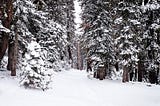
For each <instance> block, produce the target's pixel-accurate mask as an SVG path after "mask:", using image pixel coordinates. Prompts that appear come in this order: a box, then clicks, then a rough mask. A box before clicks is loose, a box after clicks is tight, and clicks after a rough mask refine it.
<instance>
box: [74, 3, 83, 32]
mask: <svg viewBox="0 0 160 106" xmlns="http://www.w3.org/2000/svg"><path fill="white" fill-rule="evenodd" d="M74 4H75V5H74V6H75V22H76V24H77V25H76V29H78V27H79V25H80V23H81V22H82V21H81V18H80V13H81V7H80V5H79V2H78V0H75V1H74Z"/></svg>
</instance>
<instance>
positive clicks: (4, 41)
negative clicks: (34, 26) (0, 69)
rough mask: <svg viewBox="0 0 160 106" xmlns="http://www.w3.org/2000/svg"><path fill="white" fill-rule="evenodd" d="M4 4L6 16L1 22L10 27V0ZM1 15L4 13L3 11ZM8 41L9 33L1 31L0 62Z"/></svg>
mask: <svg viewBox="0 0 160 106" xmlns="http://www.w3.org/2000/svg"><path fill="white" fill-rule="evenodd" d="M2 3H4V2H2ZM5 4H6V8H5V9H4V10H6V11H5V12H6V14H7V17H6V18H5V19H3V21H2V24H3V26H4V27H6V28H8V29H10V24H11V21H12V15H13V4H12V0H6V2H5ZM3 8H4V7H3ZM3 15H4V13H3ZM3 17H4V16H3ZM8 42H9V34H7V33H4V32H3V33H2V42H1V45H0V62H1V60H2V58H3V57H4V55H5V52H6V50H7V47H8Z"/></svg>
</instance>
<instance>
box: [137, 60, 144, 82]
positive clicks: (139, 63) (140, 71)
mask: <svg viewBox="0 0 160 106" xmlns="http://www.w3.org/2000/svg"><path fill="white" fill-rule="evenodd" d="M144 70H145V69H144V65H143V63H142V61H139V62H138V81H139V82H142V78H143V71H144Z"/></svg>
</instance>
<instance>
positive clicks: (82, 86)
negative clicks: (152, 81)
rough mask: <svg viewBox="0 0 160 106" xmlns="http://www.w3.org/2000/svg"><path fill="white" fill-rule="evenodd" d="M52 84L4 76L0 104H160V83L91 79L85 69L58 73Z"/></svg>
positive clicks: (148, 105)
mask: <svg viewBox="0 0 160 106" xmlns="http://www.w3.org/2000/svg"><path fill="white" fill-rule="evenodd" d="M0 77H1V75H0ZM52 86H53V87H52V89H50V90H48V91H45V92H43V91H37V90H29V89H24V88H21V87H18V82H17V81H16V80H13V79H12V78H0V106H160V86H156V85H152V86H151V87H148V86H146V84H142V83H134V84H133V83H128V84H122V83H121V82H120V81H109V80H103V81H99V80H97V79H92V80H91V79H88V78H87V74H86V72H84V71H78V70H70V71H64V72H60V73H57V74H56V75H55V77H54V81H53V85H52Z"/></svg>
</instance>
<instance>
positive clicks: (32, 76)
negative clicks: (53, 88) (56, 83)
mask: <svg viewBox="0 0 160 106" xmlns="http://www.w3.org/2000/svg"><path fill="white" fill-rule="evenodd" d="M27 49H28V51H27V53H26V54H25V58H24V59H23V63H22V73H21V81H20V84H21V85H24V86H25V87H29V88H38V89H42V90H45V89H48V88H49V83H50V82H51V76H52V72H53V71H51V70H50V69H49V67H48V65H49V62H47V59H46V55H47V51H46V50H43V48H41V46H40V45H39V44H38V43H37V42H35V41H32V42H31V43H30V44H29V45H28V47H27Z"/></svg>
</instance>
